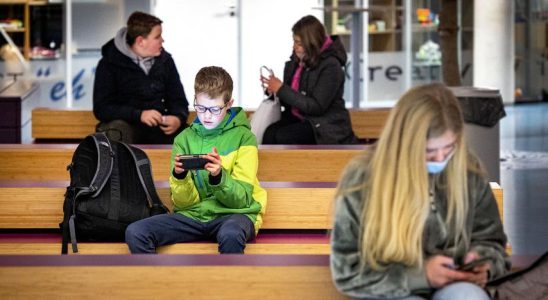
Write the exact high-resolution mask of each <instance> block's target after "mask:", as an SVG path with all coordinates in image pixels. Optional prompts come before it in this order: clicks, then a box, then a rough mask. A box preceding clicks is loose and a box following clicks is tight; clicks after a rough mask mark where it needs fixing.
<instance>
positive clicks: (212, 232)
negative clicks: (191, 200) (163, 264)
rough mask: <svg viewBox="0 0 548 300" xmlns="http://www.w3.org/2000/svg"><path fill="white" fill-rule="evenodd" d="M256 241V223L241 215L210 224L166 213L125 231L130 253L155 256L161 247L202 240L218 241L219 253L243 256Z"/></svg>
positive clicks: (227, 216)
mask: <svg viewBox="0 0 548 300" xmlns="http://www.w3.org/2000/svg"><path fill="white" fill-rule="evenodd" d="M254 238H255V227H254V226H253V222H251V220H250V219H249V218H248V217H247V216H245V215H242V214H232V215H226V216H223V217H220V218H218V219H215V220H213V221H210V222H207V223H203V222H200V221H196V220H193V219H191V218H188V217H186V216H183V215H181V214H178V213H174V214H163V215H156V216H153V217H150V218H146V219H142V220H139V221H137V222H134V223H131V224H130V225H129V226H128V228H127V229H126V243H127V244H128V247H129V250H130V251H131V253H156V248H157V247H158V246H163V245H170V244H176V243H184V242H193V241H201V240H210V241H216V242H217V243H218V244H219V253H244V249H245V245H246V242H247V241H249V240H252V239H254Z"/></svg>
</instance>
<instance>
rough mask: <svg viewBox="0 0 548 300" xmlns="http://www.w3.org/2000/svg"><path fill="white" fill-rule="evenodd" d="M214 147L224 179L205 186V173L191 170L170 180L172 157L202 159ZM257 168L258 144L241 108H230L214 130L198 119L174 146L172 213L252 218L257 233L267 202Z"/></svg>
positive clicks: (206, 218) (208, 218) (203, 217)
mask: <svg viewBox="0 0 548 300" xmlns="http://www.w3.org/2000/svg"><path fill="white" fill-rule="evenodd" d="M213 147H216V148H217V151H218V152H219V155H220V156H221V164H222V171H221V172H222V178H221V182H220V183H219V184H218V185H211V184H210V183H209V173H208V172H207V171H205V170H193V171H189V172H188V174H187V176H186V177H185V178H184V179H177V178H175V177H174V176H173V161H174V158H175V155H177V154H205V153H209V152H211V151H212V149H213ZM258 167H259V152H258V148H257V140H256V138H255V135H254V134H253V133H252V132H251V131H250V125H249V121H248V120H247V116H246V114H245V112H244V111H243V109H242V108H240V107H233V108H231V109H229V110H228V111H227V114H226V116H225V118H224V119H223V121H221V123H220V124H219V126H217V128H214V129H206V128H204V126H203V125H202V123H201V122H200V121H199V119H198V118H196V119H195V120H194V122H192V124H191V125H190V126H189V127H188V128H186V129H185V130H184V131H183V132H181V133H180V134H179V135H178V136H177V137H176V138H175V142H174V143H173V150H172V152H171V174H172V175H171V176H170V178H169V185H170V187H171V200H172V201H173V207H174V212H175V213H179V214H182V215H185V216H187V217H189V218H192V219H195V220H198V221H201V222H208V221H211V220H214V219H216V218H218V217H221V216H223V215H227V214H235V213H238V214H244V215H246V216H247V217H249V218H250V219H251V221H252V222H253V224H254V225H255V233H257V232H258V231H259V228H260V227H261V224H262V216H263V214H264V213H265V210H266V199H267V195H266V191H265V190H264V189H263V188H262V187H261V186H260V185H259V180H258V179H257V170H258Z"/></svg>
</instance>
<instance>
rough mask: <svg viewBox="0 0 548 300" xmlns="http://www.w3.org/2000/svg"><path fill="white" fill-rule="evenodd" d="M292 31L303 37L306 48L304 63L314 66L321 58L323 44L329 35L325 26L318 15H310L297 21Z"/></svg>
mask: <svg viewBox="0 0 548 300" xmlns="http://www.w3.org/2000/svg"><path fill="white" fill-rule="evenodd" d="M291 31H293V34H294V35H296V36H298V37H300V38H301V44H302V46H303V48H304V50H305V55H304V57H303V61H304V63H305V64H306V65H307V66H314V65H315V64H316V63H317V62H318V60H319V59H320V53H321V50H322V46H323V43H324V41H325V38H326V37H327V33H326V31H325V27H324V26H323V24H322V23H321V22H320V20H318V19H317V18H316V17H314V16H310V15H308V16H304V17H302V18H301V19H300V20H299V21H297V23H295V25H293V28H291Z"/></svg>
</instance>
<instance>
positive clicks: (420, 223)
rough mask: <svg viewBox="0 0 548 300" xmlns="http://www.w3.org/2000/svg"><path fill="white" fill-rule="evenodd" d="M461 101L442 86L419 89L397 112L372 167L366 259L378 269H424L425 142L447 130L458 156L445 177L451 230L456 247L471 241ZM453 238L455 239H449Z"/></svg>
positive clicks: (364, 242)
mask: <svg viewBox="0 0 548 300" xmlns="http://www.w3.org/2000/svg"><path fill="white" fill-rule="evenodd" d="M463 127H464V121H463V118H462V114H461V110H460V107H459V103H458V100H457V99H456V98H455V96H454V95H453V93H452V92H451V91H450V90H449V89H448V88H447V87H446V86H445V85H443V84H441V83H434V84H428V85H423V86H419V87H415V88H413V89H411V90H409V91H408V92H406V93H405V94H404V95H403V96H402V97H401V98H400V100H399V101H398V103H397V104H396V106H395V107H394V108H393V109H392V111H391V113H390V115H389V117H388V120H387V123H386V125H385V128H384V130H383V131H382V133H381V136H380V138H379V140H378V142H377V145H376V149H375V151H374V153H373V154H372V155H371V159H370V160H369V162H368V164H369V165H368V166H367V167H368V169H369V176H368V178H367V180H365V182H364V183H363V186H362V187H361V191H362V195H364V199H363V201H364V206H363V212H362V222H361V223H362V224H361V225H362V228H361V230H362V231H361V251H362V253H361V255H362V258H363V261H364V262H365V263H367V264H368V265H369V266H371V267H372V268H374V269H382V268H383V266H384V265H385V264H388V263H402V264H404V265H407V266H413V267H418V268H420V267H422V265H423V232H424V228H425V223H426V218H427V216H428V214H429V212H430V203H429V202H430V198H429V190H428V189H429V182H428V178H429V177H428V173H427V170H426V142H427V139H429V138H436V137H439V136H441V135H443V134H444V133H445V132H446V131H447V130H450V131H452V132H453V133H454V134H455V136H456V146H455V150H454V151H455V152H454V155H453V157H452V158H451V160H450V161H449V163H448V165H447V167H446V170H445V171H444V172H443V173H442V175H441V176H439V177H438V176H435V177H438V178H436V179H437V180H439V181H440V182H442V184H443V187H444V188H446V191H447V202H448V205H447V206H448V211H447V219H446V220H445V222H446V226H447V228H449V231H450V232H453V233H454V239H455V240H454V242H455V243H457V242H459V241H461V240H463V241H467V237H466V232H465V230H464V228H465V226H464V225H465V222H466V220H465V219H466V215H467V211H468V186H467V180H466V178H467V174H466V173H467V170H468V153H467V146H466V142H465V138H464V136H463V135H464V130H463ZM450 236H452V235H450Z"/></svg>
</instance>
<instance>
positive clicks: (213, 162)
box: [203, 147, 222, 176]
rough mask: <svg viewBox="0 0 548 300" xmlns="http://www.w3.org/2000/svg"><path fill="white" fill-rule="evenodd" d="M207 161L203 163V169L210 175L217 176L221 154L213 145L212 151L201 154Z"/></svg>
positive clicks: (219, 171)
mask: <svg viewBox="0 0 548 300" xmlns="http://www.w3.org/2000/svg"><path fill="white" fill-rule="evenodd" d="M203 158H205V159H207V160H208V161H209V162H208V163H207V164H206V165H205V169H206V170H207V171H208V172H209V174H210V175H211V176H217V175H219V174H220V173H221V168H222V165H221V156H220V155H219V153H218V152H217V148H216V147H213V149H212V151H211V152H210V153H208V154H206V155H204V156H203Z"/></svg>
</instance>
